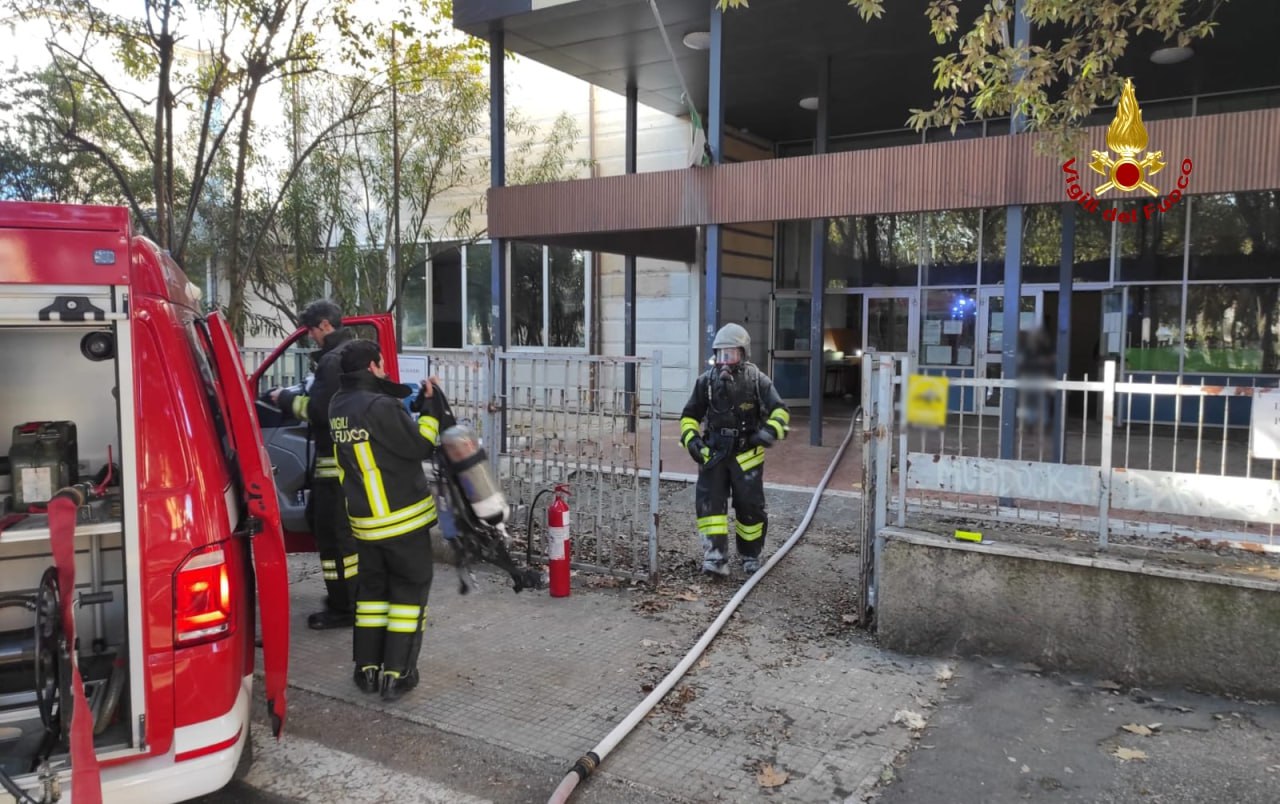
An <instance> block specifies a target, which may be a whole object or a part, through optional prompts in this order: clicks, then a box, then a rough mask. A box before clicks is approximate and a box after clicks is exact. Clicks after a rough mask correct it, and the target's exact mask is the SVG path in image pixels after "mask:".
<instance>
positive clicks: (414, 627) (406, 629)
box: [387, 604, 426, 634]
mask: <svg viewBox="0 0 1280 804" xmlns="http://www.w3.org/2000/svg"><path fill="white" fill-rule="evenodd" d="M425 615H426V612H425V611H424V610H423V607H422V606H410V605H405V604H401V605H392V606H391V609H390V610H389V611H388V612H387V630H388V631H390V632H391V633H395V634H413V633H417V631H418V627H419V626H420V625H421V624H422V622H423V620H424V619H425Z"/></svg>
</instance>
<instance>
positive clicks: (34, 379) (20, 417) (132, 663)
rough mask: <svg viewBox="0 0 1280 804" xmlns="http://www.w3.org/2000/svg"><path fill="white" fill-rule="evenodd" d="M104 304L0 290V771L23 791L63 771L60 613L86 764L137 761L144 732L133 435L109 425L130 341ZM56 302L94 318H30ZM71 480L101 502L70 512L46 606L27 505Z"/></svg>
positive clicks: (126, 402) (88, 295) (65, 674)
mask: <svg viewBox="0 0 1280 804" xmlns="http://www.w3.org/2000/svg"><path fill="white" fill-rule="evenodd" d="M111 294H112V291H111V289H109V288H71V287H65V286H64V287H50V288H46V289H44V290H41V289H40V288H39V287H38V286H34V287H33V286H20V285H19V286H15V285H0V456H5V458H6V459H7V461H6V462H5V463H4V465H3V469H0V506H2V507H0V769H2V770H3V771H4V772H5V774H6V775H8V776H9V777H11V778H13V779H14V780H15V781H17V782H18V783H19V784H20V785H22V786H27V785H28V784H30V782H31V779H30V778H27V779H24V778H23V777H25V776H26V775H27V774H30V773H33V772H36V771H38V770H40V769H41V765H42V764H45V763H47V764H46V765H45V767H46V768H48V769H49V770H53V771H55V772H57V771H63V770H66V769H67V768H68V767H69V754H68V740H67V735H69V733H70V728H71V712H72V709H73V706H74V703H73V701H72V699H71V697H70V694H69V690H70V686H69V679H70V675H69V668H70V665H69V662H68V661H67V658H66V656H65V655H63V656H59V651H58V639H59V636H60V634H61V631H62V627H61V614H60V608H59V607H61V606H68V605H71V606H74V611H75V622H76V644H75V650H76V652H77V653H76V655H77V657H78V662H79V670H80V673H81V678H82V680H83V684H84V691H85V696H86V698H87V700H88V703H89V706H90V710H91V712H92V715H93V734H94V736H93V743H94V747H95V750H96V753H97V755H98V757H99V758H100V759H103V758H107V757H111V756H119V755H120V754H121V753H130V752H133V751H136V750H137V744H138V742H139V736H140V735H141V733H142V732H141V727H140V725H141V724H140V721H141V715H142V712H143V707H142V706H141V698H142V694H141V693H142V690H141V679H142V675H141V670H142V668H141V664H142V662H141V651H140V644H139V642H140V639H139V637H138V634H139V633H140V630H139V629H140V627H141V620H140V616H139V615H133V616H132V617H131V616H130V614H129V609H130V607H129V605H128V603H129V596H130V595H137V594H138V590H139V586H138V574H139V572H140V567H139V566H137V564H138V563H139V562H138V560H137V558H136V556H137V554H138V553H137V547H136V545H137V530H136V529H137V521H136V515H135V514H133V513H132V512H133V511H136V499H135V498H136V494H135V492H134V491H133V489H134V488H136V481H135V474H134V466H133V465H132V462H133V461H134V460H135V458H134V444H133V443H132V436H131V435H130V436H128V437H127V438H123V439H122V430H123V432H124V433H127V434H131V433H132V432H133V428H132V427H126V428H122V426H121V422H122V415H125V416H132V410H133V404H132V389H131V379H132V373H131V372H130V371H129V370H128V368H127V367H128V360H129V358H130V354H129V353H130V348H129V344H130V338H129V332H128V321H127V319H126V317H125V316H124V314H122V313H119V312H111V311H112V310H119V309H120V307H121V306H122V305H123V303H124V299H123V298H117V299H115V300H114V301H113V299H112V295H111ZM59 297H61V298H62V300H63V302H65V301H66V300H67V299H71V298H78V299H83V300H85V301H88V302H89V303H90V304H91V305H92V306H93V307H95V308H97V309H98V310H102V311H103V312H104V313H105V315H104V316H103V318H105V320H92V318H93V317H90V318H91V320H82V321H77V320H75V319H76V318H77V317H78V315H77V314H75V313H72V314H70V315H68V314H67V312H66V307H65V304H63V305H61V307H60V308H59V309H61V310H62V313H61V314H58V313H55V314H54V315H52V316H49V317H50V319H51V320H46V321H42V320H40V319H41V315H40V311H41V310H49V309H50V308H51V306H53V305H54V304H55V301H56V300H57V299H58V298H59ZM72 309H76V310H80V309H83V307H82V306H81V303H80V302H77V303H76V304H74V305H72ZM68 318H69V319H71V320H67V319H68ZM111 353H114V354H111ZM156 370H163V369H162V367H156ZM46 423H51V424H46ZM72 425H74V427H72ZM72 432H74V441H73V440H72V439H71V437H70V435H71V433H72ZM64 462H65V463H66V464H67V465H60V464H63V463H64ZM108 463H110V464H111V466H110V468H109V469H108ZM76 482H79V483H88V484H90V485H94V486H96V487H97V488H98V489H99V490H101V491H102V493H103V496H102V497H101V498H100V499H96V500H92V501H90V502H89V503H87V504H86V505H84V506H81V507H80V508H79V510H78V512H77V518H76V532H75V537H74V545H75V589H74V592H68V590H65V589H64V590H60V592H58V593H57V596H56V598H57V599H56V600H54V593H53V591H52V589H51V588H50V585H49V584H50V582H49V577H48V576H49V575H53V576H55V578H56V573H48V571H49V570H50V568H52V567H54V559H53V552H52V547H51V541H50V538H51V534H50V527H49V519H48V517H47V515H46V514H44V513H42V512H41V510H40V507H39V505H40V504H41V503H43V502H45V501H47V499H48V498H49V496H51V495H52V494H53V493H55V492H56V491H57V490H58V488H60V487H62V486H64V485H69V484H71V483H76ZM33 505H34V506H36V507H34V508H33V507H32V506H33ZM133 608H134V609H137V608H138V606H137V605H136V603H135V605H134V607H133ZM64 636H65V635H64ZM64 644H66V643H65V642H64Z"/></svg>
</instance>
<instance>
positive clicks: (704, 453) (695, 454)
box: [686, 436, 711, 466]
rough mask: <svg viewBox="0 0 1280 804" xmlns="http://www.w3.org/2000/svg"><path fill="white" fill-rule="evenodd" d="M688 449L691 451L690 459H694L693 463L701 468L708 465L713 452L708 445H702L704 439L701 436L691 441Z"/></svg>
mask: <svg viewBox="0 0 1280 804" xmlns="http://www.w3.org/2000/svg"><path fill="white" fill-rule="evenodd" d="M686 448H687V449H688V450H689V457H691V458H693V462H694V463H696V464H698V465H699V466H701V465H702V464H704V463H706V462H707V461H708V460H710V458H711V450H710V449H709V448H708V447H707V445H706V444H704V443H702V438H701V437H700V436H694V437H693V438H691V439H689V443H688V445H687V446H686Z"/></svg>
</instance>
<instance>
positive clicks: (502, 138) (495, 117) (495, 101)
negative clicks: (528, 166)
mask: <svg viewBox="0 0 1280 804" xmlns="http://www.w3.org/2000/svg"><path fill="white" fill-rule="evenodd" d="M505 68H506V47H505V37H504V35H503V31H502V29H501V28H499V27H497V26H496V25H495V26H494V27H493V28H492V29H491V30H490V31H489V185H490V187H494V188H497V187H502V186H503V185H504V184H506V176H507V136H506V135H507V125H506V123H507V116H506V69H505ZM506 245H507V244H506V242H505V241H504V240H502V239H501V238H494V239H493V240H492V241H491V244H490V246H489V264H490V268H491V273H490V280H489V289H490V294H491V295H490V299H489V334H490V340H491V341H492V344H491V345H492V346H493V347H494V348H495V349H505V348H506V346H507V314H506V313H507V249H506ZM463 270H464V274H463V275H464V276H465V270H466V268H465V266H464V267H463ZM499 364H500V366H501V376H500V377H499V378H498V382H499V383H500V384H499V386H498V389H499V392H500V393H499V397H500V399H501V400H502V410H501V414H500V417H499V419H500V421H501V424H500V425H499V433H498V443H497V444H492V445H490V447H489V449H490V450H492V451H493V452H494V454H499V453H501V452H502V451H503V450H504V449H505V448H506V443H507V412H506V399H507V364H506V361H499Z"/></svg>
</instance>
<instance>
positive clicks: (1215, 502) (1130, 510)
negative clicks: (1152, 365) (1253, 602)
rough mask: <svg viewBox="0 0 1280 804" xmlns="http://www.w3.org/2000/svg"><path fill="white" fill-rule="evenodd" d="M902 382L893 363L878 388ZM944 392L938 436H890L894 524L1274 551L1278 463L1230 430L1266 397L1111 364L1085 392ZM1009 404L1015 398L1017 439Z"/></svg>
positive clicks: (1073, 386)
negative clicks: (920, 520) (911, 519)
mask: <svg viewBox="0 0 1280 804" xmlns="http://www.w3.org/2000/svg"><path fill="white" fill-rule="evenodd" d="M910 374H911V369H910V366H909V364H907V363H906V361H902V360H899V361H897V365H896V367H895V369H894V370H893V371H892V372H890V373H884V374H877V378H876V381H877V382H881V383H892V384H893V385H894V386H895V388H896V389H897V390H898V392H899V395H900V392H901V390H902V385H903V382H904V381H903V378H904V377H907V376H909V375H910ZM948 385H949V389H948V392H949V395H950V402H951V407H952V408H953V410H952V411H951V412H950V413H948V417H947V422H946V425H945V426H944V427H940V428H932V429H924V428H918V427H910V426H907V425H906V424H905V422H904V423H902V424H900V425H899V426H898V429H897V439H896V441H897V443H896V445H893V446H894V447H896V449H895V452H894V455H893V459H894V460H896V465H897V467H898V469H899V471H898V473H897V478H896V480H897V483H896V489H897V494H896V500H895V503H896V505H895V509H896V512H897V519H898V522H899V524H905V521H906V518H907V517H908V515H922V516H939V515H941V516H957V515H958V516H962V517H968V518H979V519H1002V520H1009V519H1012V520H1016V521H1020V522H1029V523H1035V524H1042V525H1046V526H1050V527H1055V528H1068V529H1070V530H1073V531H1082V530H1083V531H1090V532H1094V533H1096V534H1097V540H1098V543H1099V545H1100V546H1103V547H1105V546H1106V545H1107V542H1108V538H1109V536H1110V534H1112V533H1125V534H1134V535H1163V536H1181V537H1186V538H1195V539H1203V538H1209V539H1213V540H1226V541H1232V542H1241V543H1247V544H1254V545H1264V546H1266V547H1275V546H1276V545H1277V542H1276V540H1275V527H1274V526H1275V524H1277V523H1280V483H1277V482H1276V478H1277V470H1278V464H1277V462H1276V461H1273V460H1261V459H1259V458H1257V457H1256V455H1255V454H1254V448H1253V444H1252V442H1251V433H1250V430H1249V429H1247V428H1241V427H1239V426H1238V425H1239V423H1240V420H1241V418H1242V414H1241V403H1246V400H1248V399H1249V398H1251V397H1253V396H1254V395H1255V394H1256V393H1257V392H1259V391H1262V390H1274V386H1271V387H1270V388H1267V387H1254V386H1210V385H1204V384H1194V385H1193V384H1183V383H1181V382H1172V383H1158V382H1134V381H1132V380H1131V379H1126V380H1120V379H1118V378H1116V376H1115V364H1114V363H1108V364H1106V366H1105V368H1104V373H1103V376H1102V377H1101V378H1089V377H1086V378H1085V379H1084V380H1079V381H1069V380H1066V379H1062V380H1053V379H1040V380H1037V379H1018V380H1000V379H992V378H984V377H977V378H975V377H951V378H949V380H948ZM1004 393H1013V394H1015V395H1016V399H1015V404H1014V405H1013V409H1014V411H1016V412H1015V414H1014V415H1015V420H1014V421H1013V422H1012V423H1011V424H1012V426H1011V427H1010V426H1007V425H1008V424H1010V423H1009V422H1007V421H1006V420H1005V419H1003V418H1002V416H1003V410H1002V408H1001V406H1000V395H1001V394H1004ZM1157 409H1161V410H1165V411H1168V410H1170V409H1172V410H1173V411H1174V414H1175V415H1174V416H1173V417H1172V423H1171V424H1160V423H1158V421H1157V420H1156V415H1155V411H1156V410H1157ZM962 411H967V412H962ZM1135 411H1138V412H1140V414H1141V415H1135ZM1244 418H1245V419H1246V421H1247V417H1244ZM1009 438H1012V439H1013V441H1012V443H1010V444H1007V445H1006V444H1005V441H1006V439H1009Z"/></svg>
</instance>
